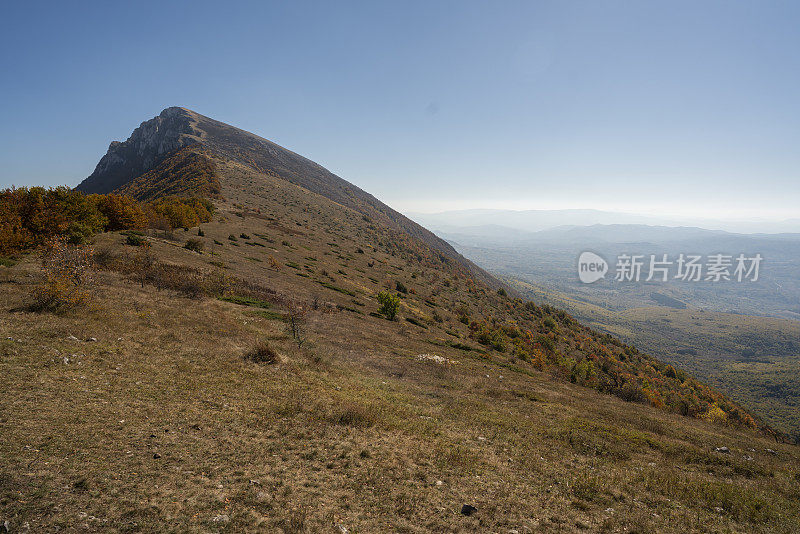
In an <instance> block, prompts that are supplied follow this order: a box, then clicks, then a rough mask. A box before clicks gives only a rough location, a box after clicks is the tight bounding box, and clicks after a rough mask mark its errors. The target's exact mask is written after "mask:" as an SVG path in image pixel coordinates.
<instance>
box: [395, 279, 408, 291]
mask: <svg viewBox="0 0 800 534" xmlns="http://www.w3.org/2000/svg"><path fill="white" fill-rule="evenodd" d="M395 289H396V290H397V291H398V292H400V293H408V288H406V286H404V285H403V282H401V281H400V280H397V281H396V282H395Z"/></svg>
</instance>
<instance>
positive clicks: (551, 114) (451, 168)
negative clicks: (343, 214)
mask: <svg viewBox="0 0 800 534" xmlns="http://www.w3.org/2000/svg"><path fill="white" fill-rule="evenodd" d="M79 4H80V7H77V6H76V5H75V4H73V3H71V2H52V3H42V2H25V3H22V2H15V3H8V2H7V3H4V4H3V6H2V8H0V73H2V74H0V97H1V98H0V112H2V121H1V122H0V164H2V165H1V166H0V185H2V186H9V185H11V184H16V185H32V184H46V185H55V184H68V185H76V184H77V183H78V182H79V181H80V180H82V179H83V178H85V177H86V176H87V175H89V174H90V173H91V172H92V170H93V169H94V166H95V164H96V163H97V161H98V160H99V158H100V157H101V156H102V155H103V154H104V153H105V151H106V149H107V147H108V144H109V142H110V141H112V140H122V139H125V138H127V137H128V135H129V134H130V132H131V131H132V130H133V128H135V127H136V126H138V124H139V123H140V122H142V121H144V120H146V119H148V118H151V117H153V116H155V115H156V114H158V113H159V112H160V111H161V109H163V108H165V107H167V106H172V105H179V106H185V107H189V108H191V109H194V110H195V111H198V112H199V113H202V114H204V115H208V116H210V117H213V118H216V119H218V120H222V121H225V122H228V123H231V124H234V125H236V126H239V127H241V128H244V129H246V130H250V131H252V132H254V133H257V134H259V135H262V136H263V137H266V138H268V139H271V140H273V141H275V142H277V143H279V144H282V145H283V146H286V147H287V148H290V149H292V150H295V151H296V152H299V153H301V154H303V155H305V156H308V157H310V158H311V159H313V160H315V161H317V162H319V163H320V164H322V165H324V166H326V167H328V168H329V169H331V170H332V171H333V172H336V173H337V174H339V175H340V176H342V177H343V178H345V179H347V180H349V181H351V182H353V183H355V184H357V185H358V186H360V187H362V188H363V189H365V190H367V191H369V192H371V193H373V194H374V195H375V196H377V197H378V198H381V199H382V200H384V201H386V202H387V203H389V204H390V205H392V206H393V207H395V208H398V209H401V210H404V211H440V210H445V209H459V208H475V207H486V208H512V209H528V208H530V209H547V208H598V209H613V210H622V211H629V212H644V213H659V214H665V215H682V214H683V215H693V216H697V215H707V216H714V217H729V218H742V217H752V216H761V217H767V218H788V217H800V208H798V206H800V150H798V141H800V87H799V85H800V84H799V83H798V82H800V64H799V63H800V4H798V3H791V2H785V3H782V2H755V1H751V2H730V1H727V2H706V1H704V2H697V1H691V2H676V1H670V2H601V1H587V2H570V1H558V2H535V1H528V2H507V1H501V2H468V1H452V2H445V1H442V2H435V1H429V2H412V1H404V2H363V3H360V2H341V3H339V2H280V3H268V2H253V3H239V2H233V3H231V4H230V5H229V4H227V3H222V2H203V1H195V2H185V3H181V2H163V1H162V2H153V3H150V2H146V1H141V2H135V3H133V2H126V3H117V2H97V3H91V2H80V3H79Z"/></svg>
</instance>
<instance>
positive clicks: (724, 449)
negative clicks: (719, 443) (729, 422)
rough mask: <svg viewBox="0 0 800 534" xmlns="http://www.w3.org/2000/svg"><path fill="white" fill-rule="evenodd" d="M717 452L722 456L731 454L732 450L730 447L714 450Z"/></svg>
mask: <svg viewBox="0 0 800 534" xmlns="http://www.w3.org/2000/svg"><path fill="white" fill-rule="evenodd" d="M714 450H715V451H716V452H720V453H722V454H730V453H731V450H730V449H729V448H728V447H717V448H716V449H714Z"/></svg>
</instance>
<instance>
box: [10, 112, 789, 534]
mask: <svg viewBox="0 0 800 534" xmlns="http://www.w3.org/2000/svg"><path fill="white" fill-rule="evenodd" d="M176 109H178V111H174V110H176ZM170 110H173V111H170ZM164 114H166V115H167V119H168V120H169V124H178V125H179V126H180V128H183V129H185V130H186V131H183V132H182V133H180V134H178V133H177V132H175V131H164V130H163V129H160V130H159V129H157V128H154V127H153V126H152V125H151V126H146V127H145V126H144V125H143V127H142V128H143V130H142V131H146V132H153V131H156V130H158V131H161V132H162V133H163V134H164V135H163V139H160V138H159V137H158V136H154V135H151V134H148V135H147V136H143V137H142V139H145V138H146V139H148V140H149V141H148V143H150V144H149V145H148V144H147V143H144V142H143V141H142V142H140V141H141V140H140V139H139V137H138V136H139V135H140V134H141V132H140V134H137V133H134V135H133V136H132V138H131V140H129V141H128V142H127V143H129V144H128V145H125V143H121V144H112V147H111V150H110V152H109V154H107V155H106V156H105V157H104V158H103V161H105V163H103V161H101V163H102V165H98V171H95V174H93V175H92V176H93V178H90V179H89V180H87V182H84V184H82V186H81V188H82V190H85V191H87V192H96V193H103V192H110V191H120V192H122V191H125V192H129V193H131V194H134V195H136V196H137V197H139V198H142V199H150V198H154V197H157V196H159V195H160V194H166V192H169V194H175V195H183V196H185V195H188V194H192V193H193V192H196V193H197V194H204V193H206V194H207V193H208V191H209V189H207V188H208V187H212V189H213V188H214V186H215V185H216V184H218V188H217V193H215V195H216V196H215V198H214V205H215V206H216V209H215V212H214V214H213V218H212V219H211V220H209V221H207V222H203V223H202V224H200V225H199V226H193V227H191V228H187V229H185V230H184V229H182V228H180V227H178V228H173V229H157V230H156V229H147V230H142V231H140V232H123V233H119V232H107V233H103V234H100V235H98V236H96V238H95V241H94V243H93V257H94V260H95V263H96V268H95V270H94V271H93V275H92V277H93V282H91V283H87V284H86V290H87V291H88V293H89V302H88V304H87V305H86V306H84V307H77V308H75V309H73V310H68V311H65V312H63V313H59V314H52V313H39V312H34V311H31V307H30V305H29V302H30V300H31V295H32V294H35V292H36V291H37V288H38V287H40V284H41V283H42V282H41V273H40V265H39V258H38V256H37V255H35V254H29V255H21V256H19V257H18V258H15V259H14V261H8V262H6V263H5V264H6V265H11V266H10V267H0V285H2V287H3V289H4V291H2V292H0V325H2V329H3V336H2V340H1V341H0V372H1V373H2V374H3V376H4V384H5V387H6V389H5V391H6V394H5V398H6V399H7V402H5V403H3V404H2V405H0V430H2V433H1V434H0V435H1V436H2V437H0V457H2V458H3V459H4V461H3V462H2V465H0V509H1V510H2V514H3V515H2V517H0V519H2V520H6V519H7V520H8V521H9V525H10V528H12V529H23V528H24V527H23V525H24V524H25V523H28V525H29V526H28V528H29V529H30V531H32V532H33V531H45V532H49V531H56V530H60V531H68V532H69V531H78V530H88V531H120V532H121V531H126V532H156V531H174V532H187V531H193V532H195V531H196V532H209V531H210V532H222V531H227V532H241V531H253V532H258V531H263V532H281V531H282V532H285V533H299V532H339V533H342V532H503V533H509V532H512V531H516V532H532V531H543V532H583V531H601V532H619V531H628V532H633V531H636V532H644V531H658V532H687V531H716V532H794V531H797V530H798V529H799V528H800V523H799V522H798V517H800V504H799V503H800V453H798V450H797V448H796V447H794V446H791V445H788V444H785V443H780V442H778V441H777V440H776V439H775V438H774V436H772V435H771V432H770V429H769V428H768V427H766V426H765V425H763V424H761V423H759V422H758V421H757V420H754V419H753V418H752V417H751V416H750V415H749V414H748V413H747V411H746V410H745V409H743V408H742V407H741V406H738V405H737V404H736V403H734V402H732V401H731V400H730V399H728V398H726V397H725V396H723V395H721V394H720V393H719V392H718V391H716V390H714V389H713V388H710V387H708V386H706V385H704V384H702V383H700V382H698V381H697V380H695V379H693V378H692V377H690V376H688V375H687V374H686V373H685V372H683V371H682V370H681V369H675V368H673V367H672V366H669V365H666V364H664V363H662V362H660V361H658V360H656V359H654V358H652V357H650V356H648V355H646V354H643V353H641V352H640V351H639V350H637V349H636V348H634V347H632V346H629V345H626V344H624V343H622V342H620V341H618V340H616V339H614V338H612V337H611V336H608V335H606V334H603V333H598V332H595V331H593V330H591V329H589V328H587V327H585V326H583V325H581V324H580V323H578V322H577V321H575V320H574V319H573V318H572V317H571V316H570V315H568V314H566V313H564V312H562V311H560V310H558V309H556V308H552V307H550V306H545V305H539V304H536V303H533V302H526V301H523V300H521V299H518V298H514V297H513V295H508V294H506V291H505V290H502V289H501V286H500V284H499V283H498V282H496V281H493V280H492V279H491V277H489V275H487V274H486V273H484V272H483V271H480V270H477V268H475V267H474V266H473V265H472V264H471V263H469V262H468V261H466V260H464V259H463V258H461V257H460V256H459V255H457V254H453V255H451V254H449V253H448V250H450V249H449V248H447V247H449V245H446V244H445V245H446V246H445V245H442V244H441V243H440V242H439V241H438V238H431V235H432V234H431V235H429V233H427V231H425V230H424V229H422V228H421V227H418V226H416V225H414V223H411V222H410V221H408V220H407V219H404V218H403V217H402V216H400V215H399V214H396V212H393V211H392V210H391V209H390V208H388V207H386V206H385V205H383V204H381V203H380V202H378V201H377V200H375V199H373V198H372V197H370V196H369V195H367V194H366V193H363V192H361V193H359V192H358V190H356V189H355V188H353V186H350V185H349V184H347V183H346V182H344V181H343V180H341V179H339V178H336V177H334V178H335V179H333V178H330V176H328V175H326V174H324V173H323V171H324V169H322V170H318V174H316V175H309V176H306V175H305V174H304V171H303V170H302V169H300V168H299V167H296V165H301V164H302V165H303V168H308V169H313V168H316V167H314V166H315V165H316V164H312V163H311V162H309V161H308V160H305V159H304V158H301V157H300V156H297V155H293V154H292V153H290V152H288V151H284V149H280V147H277V148H276V147H274V146H272V145H270V144H264V143H269V142H267V141H264V140H260V138H256V137H255V136H251V134H246V133H245V132H241V131H240V130H236V129H234V128H232V127H229V126H226V125H221V123H216V121H212V120H211V119H207V118H204V117H202V116H200V115H197V114H194V113H193V112H189V111H187V110H181V109H179V108H170V109H169V110H165V112H164V113H162V115H164ZM173 114H174V115H175V116H173ZM176 117H183V118H186V117H189V120H188V121H183V120H182V119H181V120H178V118H176ZM144 124H145V125H146V124H147V123H144ZM187 124H188V125H189V126H186V125H187ZM170 127H172V126H170ZM248 136H251V137H248ZM212 138H213V139H212ZM232 138H236V142H235V143H233V141H230V140H231V139H232ZM246 140H252V143H254V145H253V147H252V150H249V149H248V148H247V147H248V145H247V144H246V143H245V141H246ZM132 141H133V142H132ZM184 142H185V144H184V145H183V146H178V145H180V144H181V143H184ZM256 143H260V144H258V146H256V145H255V144H256ZM143 147H144V148H143ZM148 147H149V148H148ZM153 147H156V149H155V150H154V151H151V149H152V148H153ZM161 147H163V148H164V150H163V151H161V152H159V150H160V148H161ZM258 147H260V148H258ZM262 150H265V151H266V153H265V154H261V153H260V152H259V151H262ZM226 154H228V155H226ZM236 154H238V156H236V157H234V155H236ZM137 158H139V159H137ZM145 161H146V162H147V163H146V164H145V163H144V162H145ZM115 162H116V163H115ZM317 167H318V166H317ZM170 169H172V170H173V171H171V170H170ZM181 169H183V170H184V171H185V172H183V171H181ZM293 169H294V170H293ZM319 169H321V167H319ZM195 171H196V172H195ZM309 172H311V170H309ZM324 172H327V171H324ZM314 176H316V178H315V177H314ZM331 176H332V175H331ZM103 177H105V178H103ZM171 177H172V178H173V179H172V180H171V179H170V178H171ZM104 180H107V181H108V183H105V182H104ZM126 188H127V189H126ZM348 199H349V200H348ZM14 262H16V263H15V264H14ZM381 293H383V294H384V295H387V294H389V295H392V296H394V297H396V298H397V299H398V303H399V309H398V313H397V318H396V319H395V320H389V315H390V314H389V313H388V312H387V311H385V310H384V309H382V305H381V303H380V302H379V300H380V299H379V298H378V295H379V294H381ZM255 349H259V350H258V351H256V350H255ZM254 358H255V359H257V360H258V361H257V362H254V361H252V360H253V359H254ZM464 505H470V506H474V507H475V508H476V511H474V513H467V514H464V513H462V506H464ZM465 511H466V512H470V509H469V508H467V509H466V510H465Z"/></svg>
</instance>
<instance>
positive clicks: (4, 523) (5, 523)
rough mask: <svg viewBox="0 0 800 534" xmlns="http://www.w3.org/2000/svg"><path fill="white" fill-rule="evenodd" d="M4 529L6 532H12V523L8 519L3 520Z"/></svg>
mask: <svg viewBox="0 0 800 534" xmlns="http://www.w3.org/2000/svg"><path fill="white" fill-rule="evenodd" d="M3 529H4V530H5V531H6V532H11V525H10V524H9V523H8V520H6V521H3Z"/></svg>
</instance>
